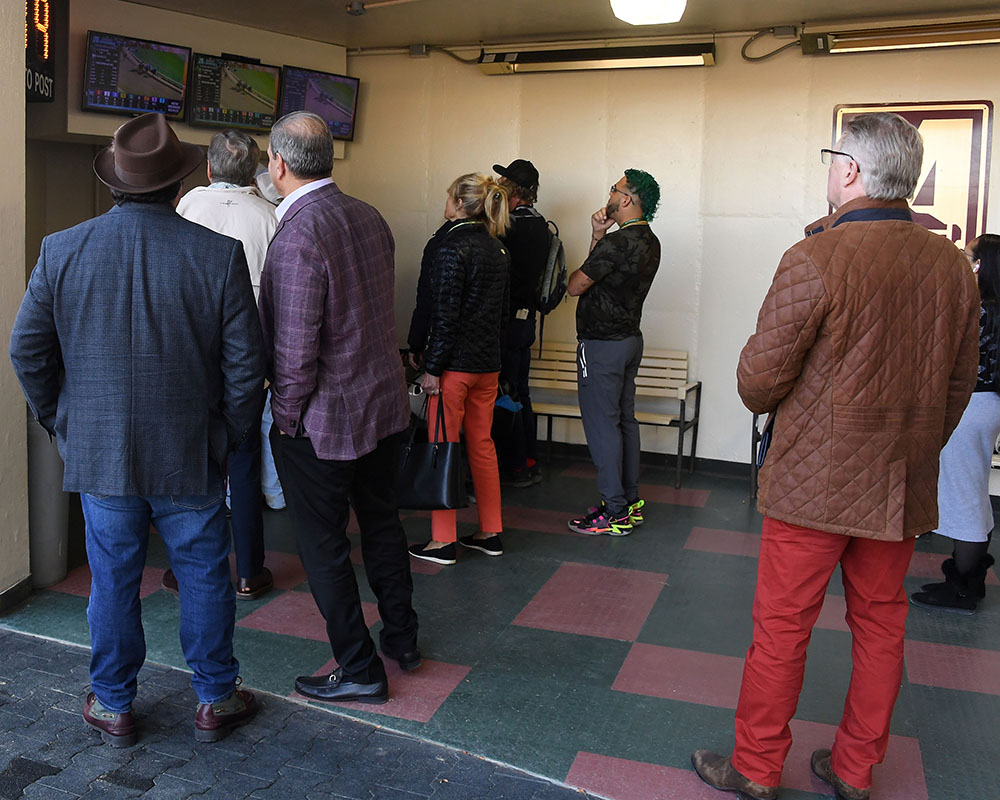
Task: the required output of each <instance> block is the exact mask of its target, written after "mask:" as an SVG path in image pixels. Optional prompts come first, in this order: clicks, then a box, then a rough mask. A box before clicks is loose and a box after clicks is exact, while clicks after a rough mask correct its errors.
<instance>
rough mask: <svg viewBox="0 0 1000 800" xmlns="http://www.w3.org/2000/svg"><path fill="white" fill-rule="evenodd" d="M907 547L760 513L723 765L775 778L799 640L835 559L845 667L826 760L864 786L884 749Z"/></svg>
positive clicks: (798, 680)
mask: <svg viewBox="0 0 1000 800" xmlns="http://www.w3.org/2000/svg"><path fill="white" fill-rule="evenodd" d="M912 555H913V539H908V540H907V541H904V542H880V541H875V540H872V539H861V538H855V537H851V536H843V535H841V534H836V533H826V532H824V531H817V530H812V529H811V528H802V527H799V526H798V525H789V524H787V523H785V522H779V521H778V520H774V519H771V518H769V517H765V518H764V530H763V532H762V534H761V547H760V562H759V564H758V568H757V592H756V594H755V596H754V603H753V643H752V644H751V645H750V649H749V650H748V651H747V657H746V664H745V666H744V668H743V685H742V688H741V689H740V701H739V705H738V706H737V708H736V748H735V750H734V751H733V766H734V767H735V768H736V769H737V770H738V771H739V772H740V773H741V774H743V775H744V776H745V777H747V778H750V780H752V781H756V782H757V783H760V784H763V785H764V786H779V785H780V784H781V769H782V766H783V765H784V763H785V757H786V756H787V755H788V748H789V747H790V746H791V744H792V734H791V731H790V730H789V728H788V722H789V720H790V719H791V718H792V717H793V716H794V714H795V708H796V706H797V705H798V701H799V692H800V691H801V689H802V674H803V672H804V671H805V664H806V648H807V647H808V645H809V637H810V635H811V634H812V628H813V625H815V624H816V618H817V617H818V616H819V612H820V609H821V608H822V607H823V597H824V595H825V594H826V587H827V584H829V582H830V576H831V575H832V574H833V570H834V568H835V567H836V566H837V564H838V563H839V564H840V566H841V572H842V574H843V581H844V596H845V599H846V601H847V624H848V625H849V627H850V629H851V634H852V636H853V643H852V646H851V658H852V660H853V664H854V669H853V672H852V673H851V684H850V687H849V688H848V690H847V699H846V701H845V703H844V716H843V717H842V718H841V721H840V726H839V727H838V728H837V735H836V738H835V740H834V742H833V759H832V765H833V771H834V772H835V773H837V775H838V776H839V777H840V778H842V779H843V780H845V781H847V783H849V784H850V785H851V786H854V787H856V788H858V789H866V788H868V787H870V786H871V785H872V767H873V766H874V765H875V764H879V763H881V761H882V759H883V758H884V757H885V750H886V746H887V744H888V742H889V721H890V719H891V717H892V709H893V706H894V705H895V704H896V697H897V695H898V694H899V685H900V681H901V680H902V677H903V637H904V635H905V633H906V612H907V609H908V606H907V601H906V592H905V591H904V590H903V577H904V576H905V575H906V570H907V568H908V567H909V564H910V556H912Z"/></svg>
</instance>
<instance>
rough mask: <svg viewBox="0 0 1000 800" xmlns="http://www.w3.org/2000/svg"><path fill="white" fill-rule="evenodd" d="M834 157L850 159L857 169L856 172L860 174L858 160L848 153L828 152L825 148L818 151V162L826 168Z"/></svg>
mask: <svg viewBox="0 0 1000 800" xmlns="http://www.w3.org/2000/svg"><path fill="white" fill-rule="evenodd" d="M834 156H844V157H845V158H849V159H851V161H853V162H854V165H855V166H856V167H857V168H858V172H861V165H860V164H859V163H858V160H857V159H856V158H855V157H854V156H852V155H851V154H850V153H844V152H841V151H840V150H828V149H827V148H825V147H824V148H822V149H821V150H820V151H819V160H820V161H822V162H823V164H824V165H825V166H827V167H828V166H830V165H831V164H832V163H833V157H834Z"/></svg>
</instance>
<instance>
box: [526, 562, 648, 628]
mask: <svg viewBox="0 0 1000 800" xmlns="http://www.w3.org/2000/svg"><path fill="white" fill-rule="evenodd" d="M666 580H667V576H666V575H663V574H661V573H656V572H640V571H639V570H634V569H618V568H615V567H600V566H593V565H590V564H574V563H571V562H566V563H564V564H563V565H562V566H561V567H559V569H558V570H556V573H555V575H553V576H552V577H551V578H549V580H548V581H546V583H545V585H544V586H543V587H542V588H541V589H540V590H539V592H538V594H536V595H535V596H534V598H533V599H532V600H531V602H529V603H528V605H526V606H525V607H524V609H523V610H522V611H521V613H520V614H518V616H517V619H515V620H514V624H515V625H523V626H525V627H528V628H542V629H544V630H549V631H561V632H563V633H579V634H583V635H586V636H600V637H603V638H606V639H618V640H620V641H634V640H635V639H636V637H638V635H639V631H640V630H641V629H642V626H643V623H645V621H646V617H648V616H649V612H650V610H651V609H652V607H653V603H655V602H656V598H657V597H659V595H660V591H661V590H662V589H663V585H664V583H666Z"/></svg>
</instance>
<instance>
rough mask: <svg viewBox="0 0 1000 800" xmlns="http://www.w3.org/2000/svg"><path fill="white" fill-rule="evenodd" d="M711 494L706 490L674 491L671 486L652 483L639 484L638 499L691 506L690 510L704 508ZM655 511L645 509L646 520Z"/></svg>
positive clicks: (651, 516) (683, 489)
mask: <svg viewBox="0 0 1000 800" xmlns="http://www.w3.org/2000/svg"><path fill="white" fill-rule="evenodd" d="M710 494H711V492H710V491H708V489H685V488H684V487H683V486H682V487H681V488H680V489H675V488H674V487H673V486H661V485H659V484H652V483H640V484H639V497H641V498H642V499H643V500H645V501H646V502H647V503H669V504H670V505H674V506H691V507H692V508H704V507H705V505H706V504H707V503H708V496H709V495H710ZM653 514H655V511H654V510H653V509H649V508H647V509H646V518H647V519H651V518H653Z"/></svg>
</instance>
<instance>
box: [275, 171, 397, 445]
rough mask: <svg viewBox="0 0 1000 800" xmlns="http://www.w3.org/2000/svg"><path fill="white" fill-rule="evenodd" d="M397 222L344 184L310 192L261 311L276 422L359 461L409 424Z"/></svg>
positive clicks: (278, 237) (284, 230)
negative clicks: (398, 306)
mask: <svg viewBox="0 0 1000 800" xmlns="http://www.w3.org/2000/svg"><path fill="white" fill-rule="evenodd" d="M393 249H394V242H393V239H392V232H391V231H390V230H389V226H388V225H387V224H386V222H385V220H384V219H382V215H381V214H379V213H378V211H376V210H375V209H374V208H372V207H371V206H370V205H368V204H367V203H363V202H361V201H360V200H358V199H356V198H354V197H350V196H349V195H346V194H344V193H343V192H341V191H340V189H339V188H337V185H336V184H330V185H328V186H323V187H321V188H319V189H316V190H315V191H312V192H309V193H308V194H306V195H304V196H303V197H300V198H299V199H298V200H297V201H295V203H294V204H293V205H292V207H291V208H289V209H288V212H287V213H286V214H285V216H284V217H283V218H282V220H281V222H280V223H279V224H278V228H277V230H276V231H275V233H274V237H273V238H272V239H271V245H270V247H269V248H268V251H267V259H266V261H265V262H264V272H263V275H262V276H261V287H260V320H261V326H262V328H263V332H264V348H265V354H266V356H267V359H268V370H269V372H268V375H269V377H270V379H271V409H272V411H273V412H274V424H275V425H277V426H278V429H279V430H281V431H283V432H284V433H286V434H288V435H289V436H295V435H299V436H307V437H308V438H309V439H310V441H311V442H312V445H313V448H314V449H315V451H316V455H317V457H318V458H322V459H327V460H332V461H350V460H353V459H356V458H360V457H361V456H363V455H365V454H366V453H370V452H371V451H373V450H374V449H375V446H376V445H377V444H378V442H379V440H380V439H384V438H385V437H386V436H389V435H391V434H393V433H397V432H399V431H401V430H403V429H404V428H406V426H407V424H408V422H409V404H408V403H407V399H406V384H405V382H404V379H403V366H402V361H401V360H400V357H399V346H398V344H397V342H396V325H395V317H394V312H393V269H394V268H393Z"/></svg>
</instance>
